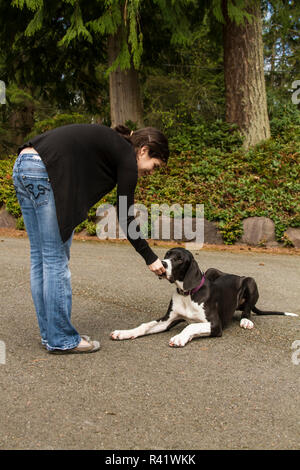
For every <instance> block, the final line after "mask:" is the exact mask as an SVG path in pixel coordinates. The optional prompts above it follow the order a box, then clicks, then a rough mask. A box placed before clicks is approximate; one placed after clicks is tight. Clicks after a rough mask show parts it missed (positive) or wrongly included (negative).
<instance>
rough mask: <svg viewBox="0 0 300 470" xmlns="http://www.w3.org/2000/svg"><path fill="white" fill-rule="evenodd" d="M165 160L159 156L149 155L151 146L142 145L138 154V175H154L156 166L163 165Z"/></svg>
mask: <svg viewBox="0 0 300 470" xmlns="http://www.w3.org/2000/svg"><path fill="white" fill-rule="evenodd" d="M163 164H164V162H163V161H162V160H160V159H159V158H151V157H150V156H149V148H148V147H147V146H144V147H141V148H140V149H139V150H138V154H137V166H138V176H139V177H140V176H146V175H152V173H153V172H154V170H155V169H156V168H159V167H160V166H162V165H163Z"/></svg>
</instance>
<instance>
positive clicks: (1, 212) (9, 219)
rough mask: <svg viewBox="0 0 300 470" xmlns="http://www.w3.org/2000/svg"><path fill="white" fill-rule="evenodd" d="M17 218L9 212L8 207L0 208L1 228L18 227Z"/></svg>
mask: <svg viewBox="0 0 300 470" xmlns="http://www.w3.org/2000/svg"><path fill="white" fill-rule="evenodd" d="M16 226H17V221H16V219H15V218H14V217H13V216H12V215H11V214H9V213H8V212H7V210H6V207H5V206H2V207H1V208H0V228H14V229H15V228H16Z"/></svg>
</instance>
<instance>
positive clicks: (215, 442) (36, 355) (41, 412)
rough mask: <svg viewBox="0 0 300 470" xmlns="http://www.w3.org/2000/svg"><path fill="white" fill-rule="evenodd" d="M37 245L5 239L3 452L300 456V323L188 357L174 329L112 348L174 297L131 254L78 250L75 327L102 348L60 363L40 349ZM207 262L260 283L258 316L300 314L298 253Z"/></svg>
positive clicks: (284, 321)
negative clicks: (297, 452) (32, 261)
mask: <svg viewBox="0 0 300 470" xmlns="http://www.w3.org/2000/svg"><path fill="white" fill-rule="evenodd" d="M28 248H29V247H28V240H27V239H26V238H24V239H14V238H4V237H0V260H1V261H0V266H1V269H0V305H1V307H0V308H1V310H0V341H2V342H4V343H5V346H6V363H5V364H0V384H1V385H0V386H1V401H0V449H106V450H107V449H151V450H155V449H167V450H171V449H296V448H298V447H299V372H300V365H298V366H297V365H295V364H293V362H292V360H291V357H292V353H293V351H292V349H291V345H292V343H293V342H294V341H295V340H300V317H299V318H294V317H272V318H270V317H258V318H256V317H255V316H253V318H254V321H255V326H256V327H255V329H254V330H252V331H246V330H242V329H241V328H240V327H239V322H238V320H235V321H234V322H233V324H232V325H231V326H230V327H229V328H228V329H227V330H226V331H225V332H224V335H223V337H222V338H202V339H198V340H194V341H193V342H192V343H189V344H188V345H187V346H186V347H185V348H183V349H172V348H170V347H169V346H168V339H169V338H170V337H171V336H173V335H174V333H173V332H165V333H162V334H159V335H153V336H148V337H144V338H139V339H137V340H135V341H125V342H114V341H111V340H110V339H109V333H110V332H111V331H112V330H114V329H117V328H128V327H133V326H136V325H137V324H139V323H140V322H142V321H149V320H152V319H155V318H157V317H159V316H161V315H162V314H163V313H165V311H166V308H167V306H168V302H169V299H170V295H171V292H172V290H173V288H172V286H171V285H170V284H168V283H167V281H159V280H158V278H156V277H155V275H153V274H152V273H151V272H150V271H148V269H147V268H146V266H145V264H144V261H143V260H142V258H140V257H139V255H137V254H136V253H135V252H134V250H133V249H132V248H131V247H130V246H127V245H125V244H122V245H119V244H104V243H99V242H82V241H74V242H73V246H72V259H71V271H72V285H73V294H74V295H73V322H74V324H75V325H76V327H77V328H78V329H79V331H80V332H81V333H89V334H91V335H93V336H94V337H95V338H96V339H97V338H98V339H100V340H101V343H102V350H101V351H100V352H98V353H95V354H91V355H81V356H74V355H73V356H71V355H70V356H67V357H66V356H53V355H49V354H48V353H47V352H46V351H44V350H43V349H42V348H41V347H40V345H39V334H38V329H37V322H36V319H35V313H34V309H33V305H32V301H31V296H30V290H29V249H28ZM156 252H157V254H158V255H159V256H161V257H163V254H164V252H165V249H163V248H157V250H156ZM196 259H197V260H198V262H199V264H200V266H201V268H202V269H206V268H208V267H211V266H214V267H217V268H219V269H221V270H224V271H229V272H234V273H236V274H247V275H250V276H255V278H256V279H257V282H258V285H259V288H260V294H261V297H260V300H259V302H258V306H259V307H261V308H266V309H278V310H285V311H291V312H296V313H300V307H299V285H300V270H299V256H290V255H269V254H258V253H244V254H242V253H226V252H211V251H203V250H202V251H200V252H199V254H197V255H196ZM182 327H183V324H181V325H178V326H177V327H175V330H178V331H180V329H182ZM0 345H1V346H2V348H3V343H0ZM2 352H3V351H2ZM0 357H1V356H0Z"/></svg>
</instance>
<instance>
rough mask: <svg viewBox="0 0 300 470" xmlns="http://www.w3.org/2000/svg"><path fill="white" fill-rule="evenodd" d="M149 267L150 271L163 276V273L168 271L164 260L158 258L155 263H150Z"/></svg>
mask: <svg viewBox="0 0 300 470" xmlns="http://www.w3.org/2000/svg"><path fill="white" fill-rule="evenodd" d="M148 268H149V269H150V271H152V272H153V273H155V274H156V275H157V276H161V275H162V274H164V273H165V272H166V270H165V268H164V267H163V265H162V262H161V261H160V259H157V260H156V261H154V263H152V264H149V265H148Z"/></svg>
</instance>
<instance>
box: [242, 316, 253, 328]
mask: <svg viewBox="0 0 300 470" xmlns="http://www.w3.org/2000/svg"><path fill="white" fill-rule="evenodd" d="M240 327H241V328H245V329H246V330H252V328H254V323H253V322H252V321H251V320H248V318H242V319H241V321H240Z"/></svg>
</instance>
